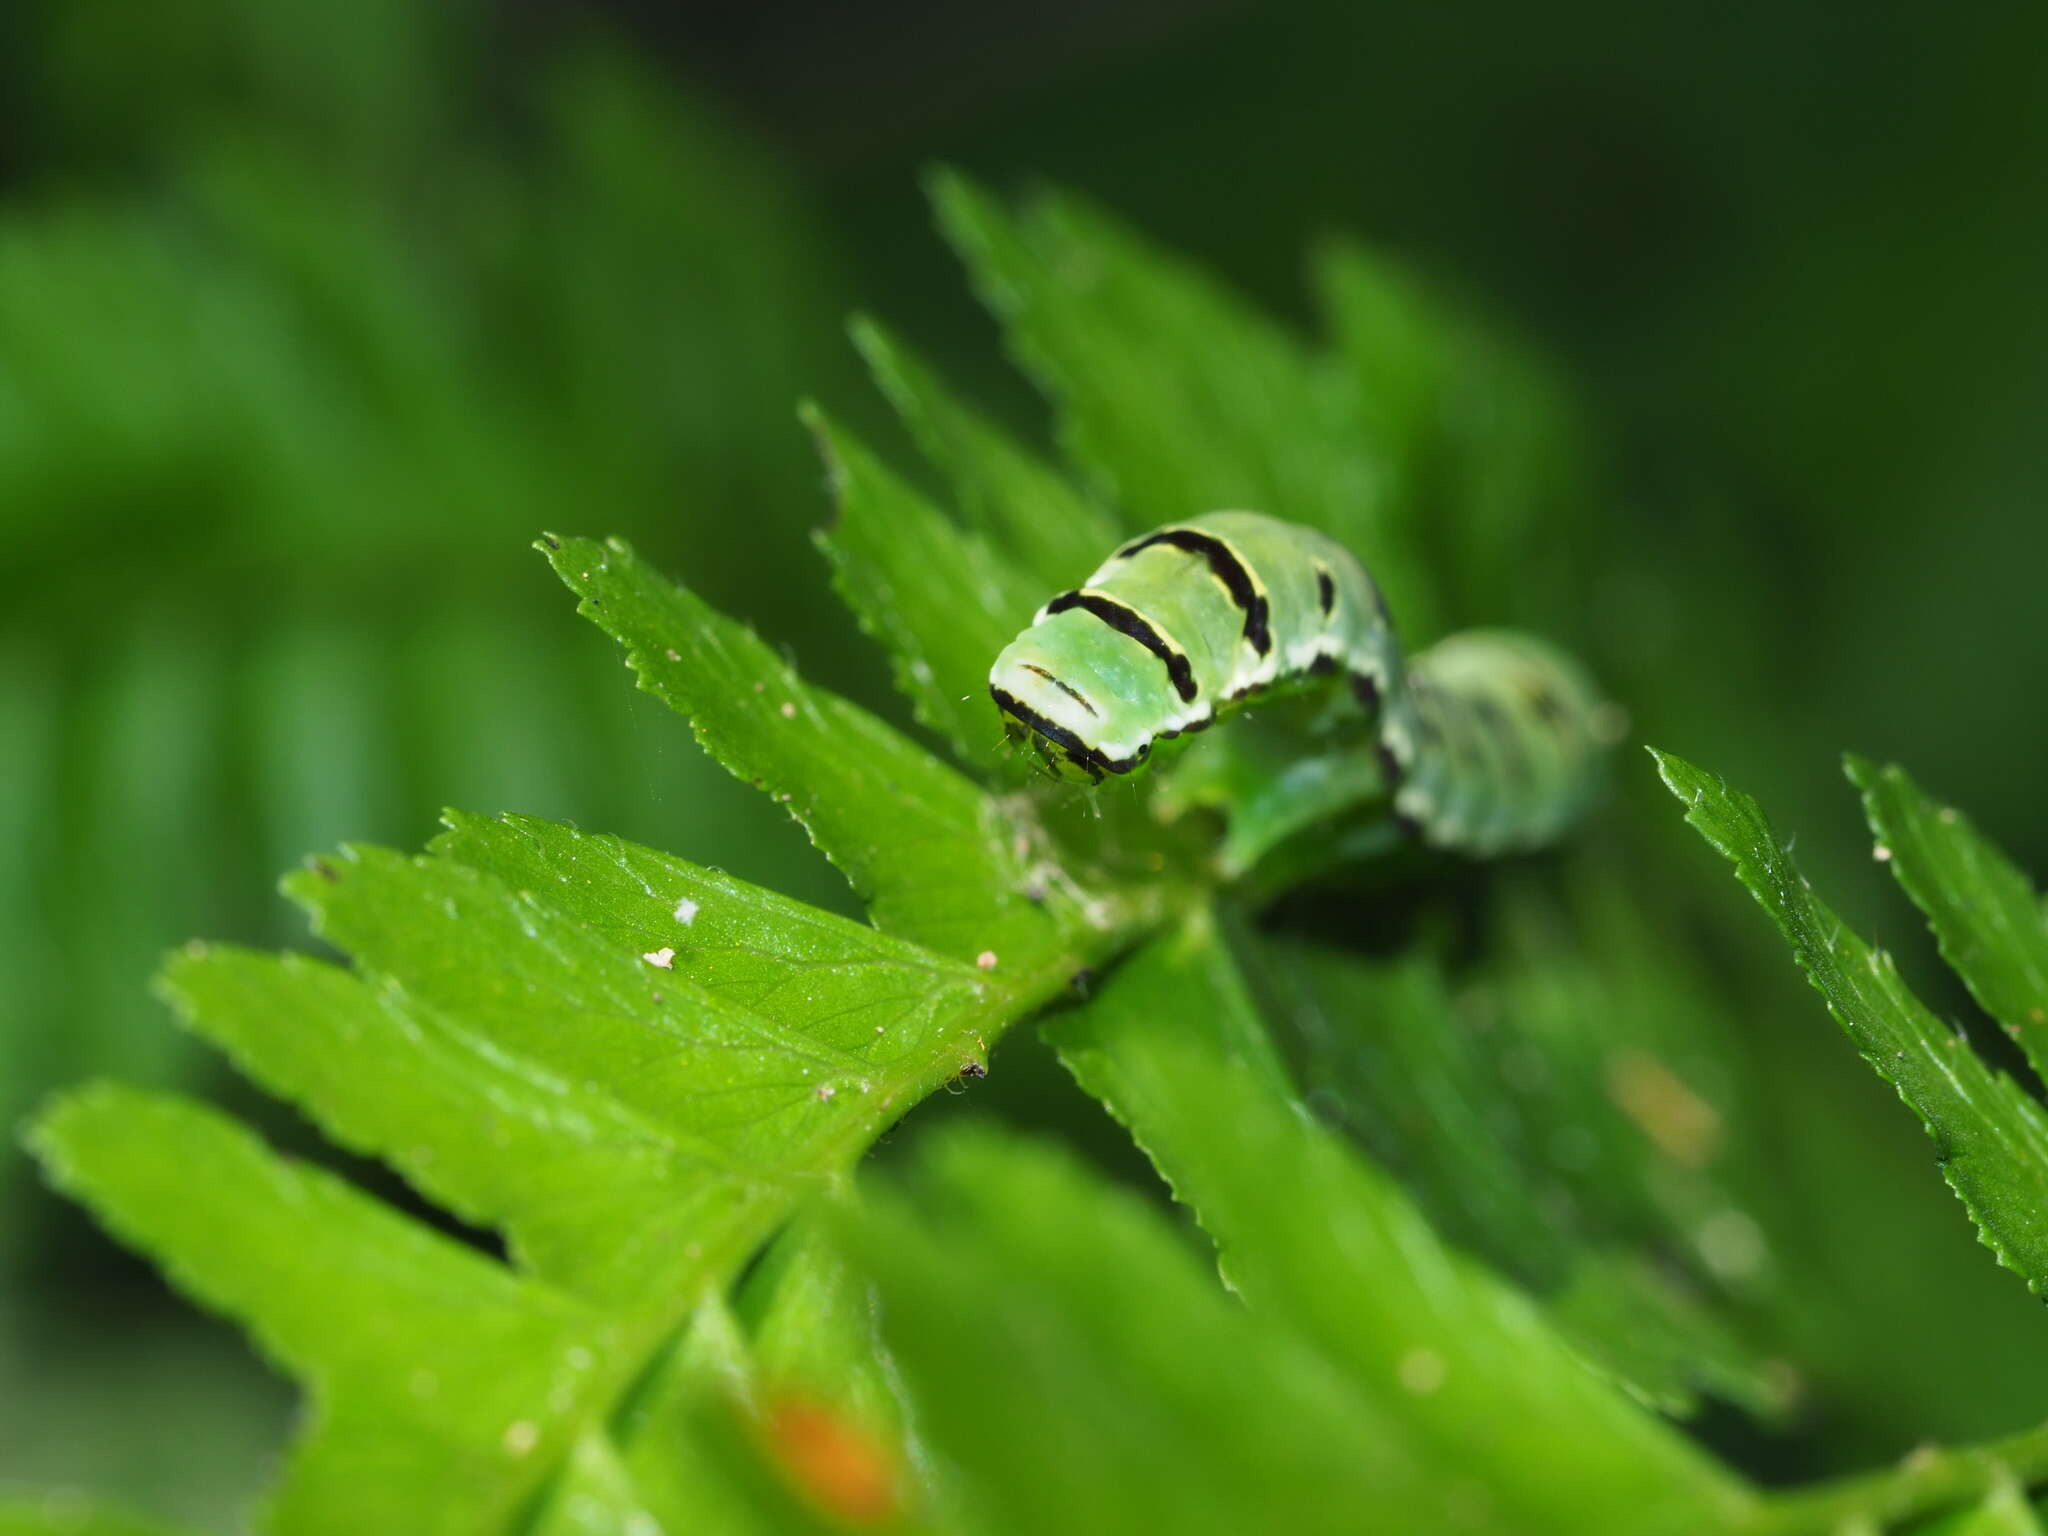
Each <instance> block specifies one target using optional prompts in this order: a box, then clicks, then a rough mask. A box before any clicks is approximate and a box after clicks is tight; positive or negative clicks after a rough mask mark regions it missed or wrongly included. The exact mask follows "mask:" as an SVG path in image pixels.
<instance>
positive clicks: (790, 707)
mask: <svg viewBox="0 0 2048 1536" xmlns="http://www.w3.org/2000/svg"><path fill="white" fill-rule="evenodd" d="M782 718H783V719H785V720H794V719H795V718H796V706H795V705H794V704H784V705H783V706H782Z"/></svg>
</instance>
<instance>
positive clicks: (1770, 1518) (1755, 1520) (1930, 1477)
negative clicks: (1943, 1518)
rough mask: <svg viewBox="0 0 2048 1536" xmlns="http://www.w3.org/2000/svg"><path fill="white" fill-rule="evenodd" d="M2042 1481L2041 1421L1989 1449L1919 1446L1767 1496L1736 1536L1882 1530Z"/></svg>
mask: <svg viewBox="0 0 2048 1536" xmlns="http://www.w3.org/2000/svg"><path fill="white" fill-rule="evenodd" d="M2008 1481H2016V1482H2018V1483H2019V1484H2020V1485H2021V1486H2022V1487H2030V1486H2032V1485H2034V1484H2036V1483H2040V1482H2044V1481H2048V1424H2044V1425H2041V1426H2039V1427H2038V1428H2034V1429H2029V1430H2023V1431H2021V1432H2020V1433H2019V1434H2016V1435H2012V1436H2009V1437H2007V1438H2006V1439H2004V1440H1994V1441H1992V1442H1991V1443H1990V1444H1988V1445H1981V1446H1967V1447H1963V1448H1961V1449H1957V1450H1943V1449H1940V1448H1939V1447H1935V1446H1927V1447H1923V1448H1922V1449H1920V1450H1917V1451H1914V1452H1913V1453H1912V1454H1911V1455H1909V1456H1907V1457H1906V1458H1905V1460H1903V1461H1902V1462H1900V1463H1899V1465H1898V1466H1896V1467H1890V1468H1886V1469H1885V1470H1883V1471H1878V1472H1865V1473H1860V1474H1858V1475H1857V1476H1855V1477H1845V1478H1842V1479H1840V1480H1839V1481H1835V1482H1829V1483H1822V1484H1819V1485H1817V1486H1815V1487H1812V1488H1801V1489H1797V1490H1795V1491H1793V1492H1791V1493H1786V1494H1780V1495H1778V1496H1777V1497H1775V1498H1770V1499H1766V1500H1764V1501H1763V1502H1761V1503H1760V1504H1759V1505H1758V1506H1757V1511H1756V1514H1755V1515H1754V1516H1753V1517H1752V1518H1751V1519H1750V1520H1749V1521H1748V1522H1747V1523H1745V1524H1744V1525H1743V1526H1742V1527H1741V1531H1742V1536H1818V1533H1823V1532H1826V1533H1833V1532H1842V1531H1854V1530H1873V1529H1883V1528H1885V1527H1888V1526H1894V1525H1898V1524H1900V1523H1902V1522H1904V1521H1907V1520H1914V1519H1919V1518H1922V1517H1924V1516H1927V1515H1935V1514H1940V1513H1942V1512H1943V1511H1945V1510H1951V1509H1957V1508H1960V1507H1963V1506H1965V1505H1968V1504H1972V1503H1974V1502H1976V1501H1978V1500H1980V1499H1982V1498H1984V1497H1986V1496H1987V1495H1989V1494H1990V1493H1991V1492H1992V1491H1993V1490H1994V1489H1995V1488H1997V1487H1998V1486H1999V1485H2000V1484H2001V1483H2005V1482H2008Z"/></svg>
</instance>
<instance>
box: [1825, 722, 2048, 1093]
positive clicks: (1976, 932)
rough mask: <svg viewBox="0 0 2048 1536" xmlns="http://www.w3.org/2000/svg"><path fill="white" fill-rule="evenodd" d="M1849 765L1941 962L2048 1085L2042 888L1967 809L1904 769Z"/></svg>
mask: <svg viewBox="0 0 2048 1536" xmlns="http://www.w3.org/2000/svg"><path fill="white" fill-rule="evenodd" d="M1847 767H1848V773H1849V778H1850V780H1851V782H1853V783H1854V784H1855V785H1856V787H1857V788H1858V789H1860V790H1861V791H1862V792H1863V810H1864V814H1865V815H1866V816H1867V817H1868V818H1869V820H1870V829H1871V831H1872V832H1874V833H1876V834H1877V840H1878V847H1879V848H1880V849H1881V850H1883V852H1884V855H1885V857H1886V858H1887V859H1888V860H1889V862H1890V864H1891V868H1892V873H1893V874H1894V875H1895V876H1897V878H1898V882H1899V884H1900V886H1901V887H1903V888H1904V890H1905V892H1906V894H1907V895H1908V896H1910V897H1911V898H1912V899H1913V904H1914V905H1915V906H1917V907H1918V908H1919V909H1920V910H1921V911H1922V912H1924V913H1926V914H1927V922H1928V925H1929V926H1930V927H1931V928H1932V929H1933V930H1934V937H1935V939H1936V941H1937V942H1938V943H1939V944H1940V946H1941V956H1942V958H1943V959H1944V960H1946V961H1948V963H1949V965H1950V966H1951V967H1953V968H1954V970H1955V972H1956V974H1957V975H1958V976H1960V977H1962V979H1963V982H1964V984H1965V985H1966V986H1968V987H1969V989H1970V995H1971V996H1972V997H1974V998H1976V999H1977V1002H1978V1004H1979V1006H1981V1007H1982V1008H1983V1010H1984V1011H1985V1012H1986V1013H1988V1014H1990V1015H1991V1017H1992V1018H1994V1019H1996V1020H1997V1021H1998V1022H1999V1023H2000V1024H2002V1025H2004V1026H2005V1031H2006V1033H2007V1034H2009V1035H2011V1036H2012V1037H2013V1039H2015V1040H2017V1041H2018V1042H2019V1044H2020V1049H2021V1050H2023V1051H2025V1052H2026V1055H2027V1060H2028V1062H2029V1063H2031V1064H2032V1066H2033V1068H2034V1074H2035V1076H2037V1077H2039V1078H2040V1079H2041V1080H2042V1081H2043V1082H2044V1083H2048V915H2044V913H2043V910H2042V906H2041V893H2040V892H2039V891H2037V890H2035V889H2034V884H2033V882H2032V881H2031V880H2029V879H2028V878H2027V877H2026V875H2025V874H2023V873H2022V872H2021V871H2020V870H2019V869H2018V867H2016V866H2015V865H2014V864H2013V863H2012V861H2011V860H2009V859H2008V858H2006V857H2005V855H2004V854H2002V853H2000V852H1999V851H1998V849H1997V847H1996V846H1994V845H1993V844H1992V843H1991V841H1990V840H1989V839H1988V838H1986V837H1985V836H1984V835H1983V834H1982V833H1980V832H1979V831H1978V830H1977V829H1976V828H1975V827H1973V826H1972V825H1971V824H1970V822H1969V819H1968V818H1967V817H1965V816H1964V815H1963V814H1962V813H1961V812H1960V811H1958V810H1955V809H1954V808H1952V807H1950V806H1945V805H1936V804H1935V803H1934V802H1933V801H1931V800H1929V799H1928V798H1927V797H1926V795H1924V794H1923V793H1921V791H1920V787H1919V786H1918V785H1917V784H1915V783H1914V782H1913V781H1912V779H1911V778H1909V777H1908V776H1907V774H1906V770H1905V769H1903V768H1900V767H1898V766H1897V765H1895V764H1894V765H1890V766H1887V767H1883V768H1880V767H1878V766H1877V765H1876V764H1874V763H1871V762H1868V761H1866V760H1864V759H1863V758H1860V757H1853V756H1852V757H1850V758H1849V759H1848V762H1847Z"/></svg>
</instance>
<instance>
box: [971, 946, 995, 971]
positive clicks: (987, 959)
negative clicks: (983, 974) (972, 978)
mask: <svg viewBox="0 0 2048 1536" xmlns="http://www.w3.org/2000/svg"><path fill="white" fill-rule="evenodd" d="M974 963H975V964H976V965H977V966H979V967H980V968H981V969H982V970H984V971H992V970H994V969H995V968H996V952H995V951H994V950H992V949H984V950H983V951H982V952H981V953H980V954H978V955H976V956H975V957H974Z"/></svg>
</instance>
